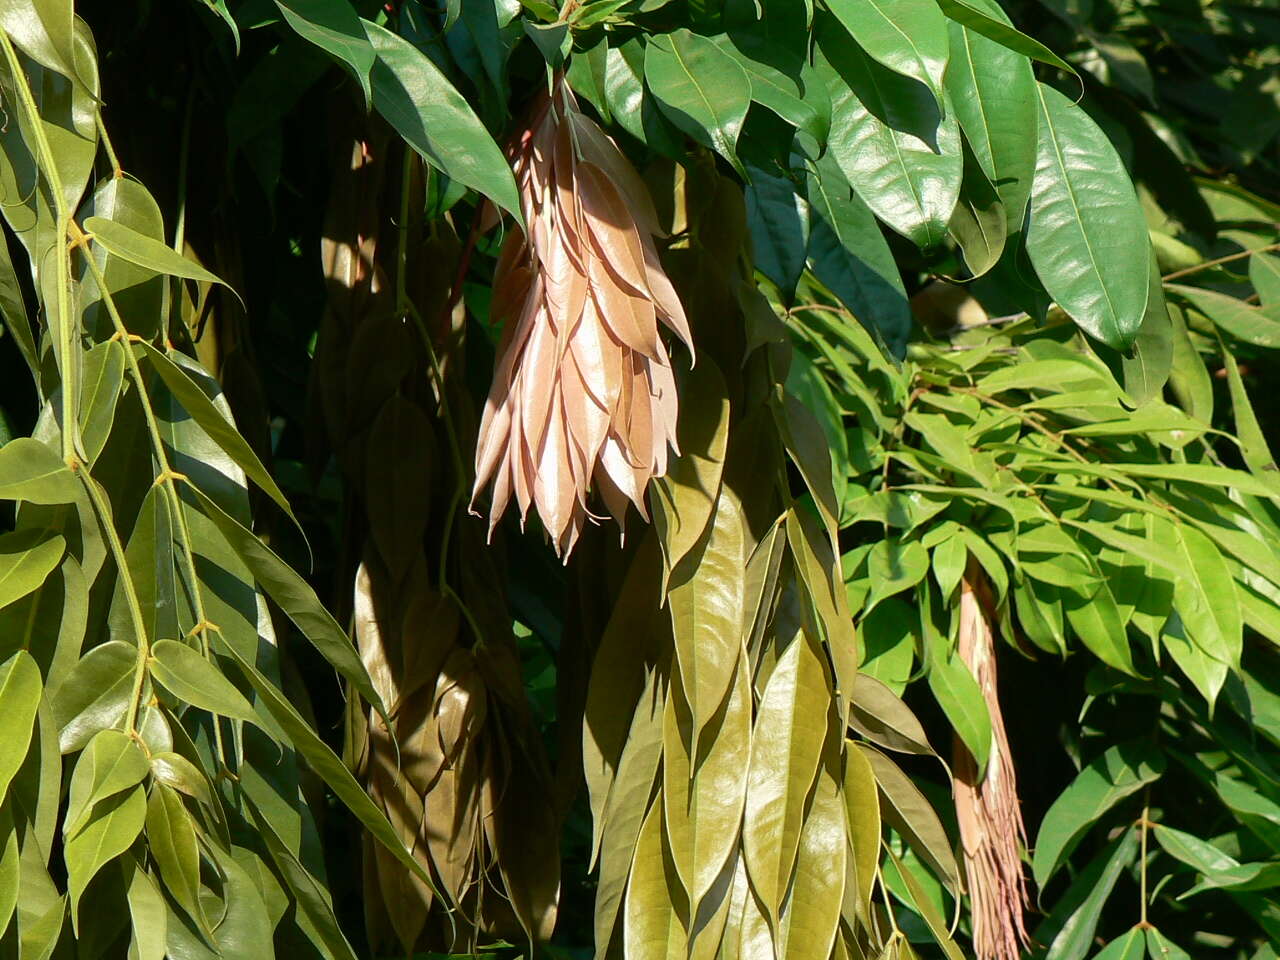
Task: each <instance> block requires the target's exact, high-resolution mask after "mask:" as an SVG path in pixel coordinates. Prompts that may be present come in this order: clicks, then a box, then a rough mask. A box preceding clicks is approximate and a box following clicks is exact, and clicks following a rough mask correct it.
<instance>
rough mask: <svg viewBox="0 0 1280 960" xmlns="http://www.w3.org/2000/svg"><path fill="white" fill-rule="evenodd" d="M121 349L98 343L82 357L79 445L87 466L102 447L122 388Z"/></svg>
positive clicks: (116, 342) (115, 343)
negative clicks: (81, 445)
mask: <svg viewBox="0 0 1280 960" xmlns="http://www.w3.org/2000/svg"><path fill="white" fill-rule="evenodd" d="M124 365H125V353H124V347H122V346H121V345H120V341H119V340H108V341H106V342H104V343H99V344H98V345H96V346H95V347H94V348H93V349H92V350H90V351H89V352H88V353H86V354H85V356H84V368H83V371H82V375H83V377H84V383H83V385H82V387H81V392H80V441H81V443H83V444H84V452H85V457H86V458H87V459H88V461H89V463H93V461H95V460H97V459H98V454H100V453H101V452H102V448H103V447H104V446H106V443H107V437H108V435H109V434H110V433H111V424H112V422H113V421H114V420H115V415H116V401H117V400H119V399H120V388H121V386H123V384H124Z"/></svg>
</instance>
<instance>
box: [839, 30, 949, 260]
mask: <svg viewBox="0 0 1280 960" xmlns="http://www.w3.org/2000/svg"><path fill="white" fill-rule="evenodd" d="M843 34H844V31H843V29H842V28H841V27H839V26H838V25H836V24H834V23H833V22H831V21H830V20H829V19H825V18H824V19H821V20H819V22H818V44H819V47H820V49H821V52H822V54H823V56H824V57H825V58H826V61H827V65H826V66H825V69H824V70H823V75H824V76H825V78H826V82H827V92H828V93H829V94H830V96H831V110H832V112H831V142H830V147H829V149H830V151H831V154H832V156H833V157H834V158H835V161H836V163H837V164H839V166H840V170H841V171H842V172H843V173H844V175H845V177H846V178H847V179H848V181H849V183H851V184H852V185H853V188H854V189H855V190H856V191H857V192H858V195H859V196H860V197H862V199H863V201H864V202H865V203H866V204H867V206H868V207H870V208H871V210H872V212H873V213H875V215H876V216H877V217H879V218H880V219H881V220H883V221H884V222H885V223H886V224H888V225H889V226H890V227H892V228H893V229H894V230H896V231H898V232H899V233H901V234H902V235H903V236H905V237H907V239H909V240H911V241H912V242H914V243H915V244H916V245H917V246H918V247H920V248H921V249H929V248H932V247H934V246H936V245H937V244H939V243H941V242H942V240H943V238H944V237H945V236H946V234H947V224H948V223H949V222H950V220H951V213H952V211H953V210H954V209H955V205H956V201H957V199H958V198H959V196H960V181H961V178H962V174H963V165H964V158H963V155H962V152H961V149H960V127H959V124H958V123H957V122H956V118H955V112H954V111H953V110H950V109H948V110H947V111H946V112H945V113H944V112H943V111H942V110H940V108H939V106H938V103H937V102H936V100H935V98H934V96H933V95H932V94H931V93H930V92H929V89H928V88H927V87H926V86H924V85H923V84H921V83H919V82H917V81H915V80H912V79H910V78H908V77H903V76H901V75H899V74H896V73H893V72H892V71H890V70H888V69H887V68H885V67H883V66H881V65H880V64H878V63H876V62H875V61H874V60H872V59H871V58H870V57H868V56H867V55H866V54H865V53H863V52H862V50H861V49H860V48H859V47H858V46H857V44H852V43H849V42H848V41H847V39H845V37H844V35H843Z"/></svg>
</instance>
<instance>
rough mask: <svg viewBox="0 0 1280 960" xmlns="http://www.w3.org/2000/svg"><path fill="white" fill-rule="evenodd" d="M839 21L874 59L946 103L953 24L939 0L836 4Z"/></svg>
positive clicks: (871, 0)
mask: <svg viewBox="0 0 1280 960" xmlns="http://www.w3.org/2000/svg"><path fill="white" fill-rule="evenodd" d="M827 5H828V7H829V8H830V10H831V12H832V13H833V14H835V16H836V19H838V20H839V21H840V23H841V24H842V25H843V26H844V28H845V29H846V30H848V31H849V33H850V34H851V35H852V36H853V39H854V40H855V41H857V43H858V46H860V47H861V48H862V50H863V51H864V52H865V53H866V54H867V55H868V56H870V57H871V58H872V59H874V60H876V61H877V62H879V63H881V64H883V65H884V66H886V67H888V68H889V69H890V70H892V71H894V72H895V73H899V74H901V75H902V76H904V77H910V78H912V79H914V80H918V81H919V82H920V83H922V84H923V85H924V86H926V87H927V88H928V89H929V90H931V91H932V92H933V95H934V97H935V98H936V99H937V101H938V103H939V104H941V103H942V96H943V95H942V78H943V75H944V74H945V73H946V72H947V58H948V54H949V45H948V41H947V21H946V19H945V18H944V17H943V16H942V11H941V10H940V9H939V8H938V5H937V4H936V3H934V0H830V2H829V3H828V4H827Z"/></svg>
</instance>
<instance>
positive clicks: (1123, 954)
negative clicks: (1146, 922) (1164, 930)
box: [1094, 927, 1147, 960]
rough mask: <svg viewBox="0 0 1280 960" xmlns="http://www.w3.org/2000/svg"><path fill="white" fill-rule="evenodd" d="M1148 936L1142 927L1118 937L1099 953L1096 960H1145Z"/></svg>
mask: <svg viewBox="0 0 1280 960" xmlns="http://www.w3.org/2000/svg"><path fill="white" fill-rule="evenodd" d="M1146 945H1147V942H1146V938H1145V937H1144V936H1143V931H1142V928H1141V927H1134V928H1133V929H1132V930H1130V931H1129V932H1128V933H1126V934H1124V935H1123V936H1121V937H1117V938H1116V939H1115V940H1112V941H1111V942H1110V943H1109V944H1107V945H1106V947H1104V948H1103V949H1102V951H1101V952H1100V953H1098V954H1097V955H1096V956H1095V957H1094V960H1143V958H1144V957H1145V956H1146Z"/></svg>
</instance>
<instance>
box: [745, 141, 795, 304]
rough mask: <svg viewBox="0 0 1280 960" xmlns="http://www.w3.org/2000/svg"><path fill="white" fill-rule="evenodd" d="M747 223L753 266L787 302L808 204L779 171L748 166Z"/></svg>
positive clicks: (789, 296) (793, 290) (793, 280)
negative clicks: (780, 292)
mask: <svg viewBox="0 0 1280 960" xmlns="http://www.w3.org/2000/svg"><path fill="white" fill-rule="evenodd" d="M747 172H748V174H749V175H750V178H751V179H750V182H749V183H748V184H747V187H746V201H747V224H748V227H749V228H750V230H749V232H750V234H751V251H752V260H754V262H755V265H756V269H757V270H759V271H760V272H761V273H763V274H764V275H765V276H766V277H768V278H769V279H770V280H772V281H773V282H774V283H775V284H777V286H778V289H779V290H781V291H782V295H783V297H784V299H785V300H786V301H787V302H790V299H791V297H792V296H793V295H794V293H795V289H796V284H797V283H798V282H799V280H800V274H801V273H803V272H804V265H805V252H806V250H807V248H808V245H809V219H810V217H809V205H808V203H806V202H805V199H804V197H802V196H801V195H800V194H799V193H797V191H796V185H795V184H794V183H793V182H792V181H791V179H790V178H789V177H787V176H783V175H782V171H776V172H771V171H765V170H762V169H760V168H759V167H756V166H752V165H748V168H747Z"/></svg>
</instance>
